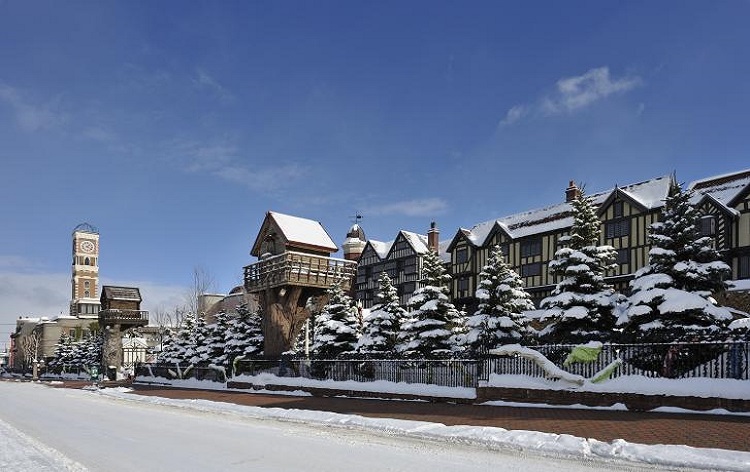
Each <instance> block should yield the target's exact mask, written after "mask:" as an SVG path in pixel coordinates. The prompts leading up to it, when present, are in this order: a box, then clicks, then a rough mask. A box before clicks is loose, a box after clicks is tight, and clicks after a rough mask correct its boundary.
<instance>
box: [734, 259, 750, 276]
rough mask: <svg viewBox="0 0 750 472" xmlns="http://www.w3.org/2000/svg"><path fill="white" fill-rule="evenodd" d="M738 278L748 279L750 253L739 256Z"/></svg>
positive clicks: (749, 274) (749, 273)
mask: <svg viewBox="0 0 750 472" xmlns="http://www.w3.org/2000/svg"><path fill="white" fill-rule="evenodd" d="M739 269H740V270H739V272H738V274H737V278H738V279H750V255H747V256H740V267H739Z"/></svg>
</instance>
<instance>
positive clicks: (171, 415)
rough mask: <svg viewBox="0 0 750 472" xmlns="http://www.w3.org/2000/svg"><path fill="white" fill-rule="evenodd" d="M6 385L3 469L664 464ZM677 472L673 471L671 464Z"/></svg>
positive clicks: (0, 443)
mask: <svg viewBox="0 0 750 472" xmlns="http://www.w3.org/2000/svg"><path fill="white" fill-rule="evenodd" d="M125 396H128V397H131V398H135V399H136V400H138V398H139V397H138V396H137V395H132V394H121V397H117V396H109V395H102V394H100V393H98V392H92V391H81V390H69V389H56V388H50V387H47V386H43V385H38V384H31V383H21V382H0V399H1V401H0V438H2V439H1V440H0V470H3V471H6V472H7V471H84V470H90V471H107V472H110V471H111V472H116V471H144V470H148V471H232V470H237V471H240V470H241V471H248V470H252V471H266V470H267V471H306V472H310V471H325V472H331V471H376V470H377V471H385V470H393V471H396V470H403V471H410V472H412V471H413V472H416V471H429V472H437V471H483V472H486V471H488V470H503V471H524V472H528V471H554V472H566V471H581V470H589V471H590V470H610V471H613V470H665V468H664V467H663V465H662V466H661V467H653V468H650V467H648V466H643V467H642V468H641V467H640V466H638V467H636V466H632V465H628V464H624V463H619V462H601V461H590V460H585V459H579V460H569V459H562V458H554V457H542V456H538V455H536V454H532V453H524V452H521V451H518V450H511V449H508V448H502V447H488V446H480V445H467V444H461V443H458V442H456V441H451V440H450V439H446V440H442V441H441V440H424V439H419V438H413V437H412V438H408V437H402V436H399V435H397V434H390V435H389V434H388V433H387V427H386V428H385V429H384V430H382V431H379V432H372V433H371V432H368V431H366V430H362V429H359V428H352V427H349V428H345V427H336V426H326V425H321V424H317V425H315V424H305V423H299V422H294V421H288V420H286V421H279V420H276V419H272V418H262V417H261V418H259V417H252V416H248V415H245V414H241V412H238V410H237V411H236V410H233V409H231V408H230V409H228V410H221V409H219V410H212V409H209V408H205V407H202V406H201V405H202V404H201V403H198V402H190V401H182V402H181V404H180V407H177V406H172V405H170V404H159V403H153V402H149V401H145V400H146V398H145V397H140V398H142V399H143V400H144V401H132V400H127V399H124V398H123V397H125ZM671 470H675V469H671Z"/></svg>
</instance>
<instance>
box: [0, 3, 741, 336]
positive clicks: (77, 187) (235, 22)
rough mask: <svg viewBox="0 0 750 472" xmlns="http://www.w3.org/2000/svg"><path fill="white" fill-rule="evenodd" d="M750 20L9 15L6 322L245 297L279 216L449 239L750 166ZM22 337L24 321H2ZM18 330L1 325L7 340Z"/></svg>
mask: <svg viewBox="0 0 750 472" xmlns="http://www.w3.org/2000/svg"><path fill="white" fill-rule="evenodd" d="M748 17H750V3H748V2H747V1H727V2H688V1H679V2H648V1H644V2H637V1H628V2H601V1H592V2H533V1H532V2H436V1H429V2H402V1H398V2H351V1H342V2H328V1H319V2H293V1H288V2H243V1H239V2H230V1H226V2H197V1H195V2H177V1H174V2H170V1H159V2H149V1H142V2H80V1H73V2H57V1H50V2H42V1H30V2H22V1H8V0H5V1H4V0H0V45H1V46H2V47H0V163H1V164H2V165H1V167H0V168H1V169H2V174H0V175H2V181H3V185H2V186H0V199H1V201H2V205H1V206H0V218H1V221H2V231H0V285H2V287H0V323H8V321H6V320H13V319H15V318H16V317H17V316H18V315H27V314H36V315H44V314H48V315H49V314H52V315H54V314H56V313H58V312H60V311H65V310H66V309H67V302H68V298H69V296H70V295H69V290H70V289H69V278H70V276H69V270H70V235H71V231H72V229H73V228H74V227H75V226H76V225H77V224H78V223H81V222H84V221H87V222H89V223H91V224H93V225H95V226H97V227H98V228H99V230H100V233H101V248H102V249H101V264H100V274H101V277H102V280H103V282H104V283H109V284H138V285H139V286H141V287H143V288H144V290H143V291H144V297H145V298H146V300H145V305H146V306H147V308H151V309H154V308H155V307H157V306H169V305H174V304H176V303H178V302H179V298H180V296H181V294H182V293H183V292H184V291H185V287H186V286H188V285H189V283H190V278H191V274H192V270H193V268H194V267H201V268H203V269H204V270H205V271H206V272H208V273H210V274H212V275H213V277H214V278H215V280H216V290H218V291H228V290H229V289H231V288H232V286H234V285H237V284H238V283H240V281H241V269H242V267H243V266H244V265H246V264H248V263H250V262H252V258H251V257H250V256H249V254H248V253H249V250H250V246H251V244H252V242H253V240H254V238H255V236H256V233H257V231H258V229H259V227H260V224H261V221H262V219H263V217H264V214H265V212H266V211H267V210H274V211H279V212H284V213H289V214H293V215H297V216H302V217H306V218H311V219H314V220H318V221H321V222H322V223H323V224H324V226H325V227H326V228H327V229H328V231H329V233H330V234H331V236H332V237H333V238H334V240H336V241H337V242H338V243H339V244H340V243H341V242H342V241H343V238H344V235H345V233H346V230H347V228H348V227H349V226H350V225H351V219H350V217H351V216H352V215H354V214H355V213H356V212H360V213H361V214H362V215H363V216H364V219H363V221H362V225H363V227H364V229H365V231H366V232H367V234H368V236H369V237H371V238H373V239H378V240H390V239H392V238H393V237H394V236H395V234H396V233H397V231H398V230H399V229H407V230H411V231H417V232H425V231H426V230H427V228H428V227H429V224H430V222H431V221H433V220H434V221H437V223H438V226H439V228H440V229H441V236H442V237H443V238H451V237H452V236H453V235H454V234H455V232H456V230H457V229H458V228H459V227H470V226H472V225H474V224H476V223H479V222H482V221H486V220H489V219H492V218H496V217H500V216H504V215H507V214H512V213H516V212H519V211H524V210H528V209H533V208H537V207H540V206H545V205H549V204H553V203H556V202H559V201H560V200H561V199H562V198H563V193H564V189H565V187H566V186H567V183H568V181H569V180H571V179H572V180H576V181H578V182H583V183H585V184H586V187H587V189H589V190H590V191H592V192H594V191H600V190H604V189H608V188H611V187H613V186H614V185H615V184H627V183H631V182H636V181H640V180H645V179H649V178H651V177H655V176H659V175H664V174H668V173H670V172H672V171H677V175H678V178H679V179H680V180H682V181H686V182H688V181H690V180H693V179H696V178H701V177H707V176H710V175H715V174H721V173H725V172H731V171H734V170H740V169H745V168H748V167H750V159H748V153H747V150H748V141H749V139H750V138H748V136H749V135H750V133H748V119H747V110H748V109H750V94H748V93H747V87H748V85H747V84H748V83H750V60H748V59H750V56H749V54H748V53H749V52H750V33H748V28H747V24H746V19H747V18H748ZM10 322H11V323H12V321H10ZM8 328H9V327H8V326H4V325H2V324H0V331H2V332H0V339H4V338H7V334H6V333H5V331H7V330H8Z"/></svg>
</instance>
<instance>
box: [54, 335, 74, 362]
mask: <svg viewBox="0 0 750 472" xmlns="http://www.w3.org/2000/svg"><path fill="white" fill-rule="evenodd" d="M72 354H73V342H72V340H71V339H70V336H68V335H67V334H66V333H63V334H62V335H61V336H60V340H59V341H57V344H56V345H55V353H54V357H53V359H52V360H51V361H50V363H49V366H50V367H53V368H54V369H56V370H60V371H62V369H63V368H65V366H67V365H70V363H71V360H72Z"/></svg>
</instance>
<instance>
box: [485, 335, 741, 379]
mask: <svg viewBox="0 0 750 472" xmlns="http://www.w3.org/2000/svg"><path fill="white" fill-rule="evenodd" d="M576 347H577V346H575V345H569V344H568V345H566V344H559V345H543V346H534V347H533V348H532V349H534V350H535V351H537V352H539V353H541V354H542V355H544V357H546V358H547V359H549V360H550V361H551V362H553V363H554V364H555V365H556V366H558V367H559V368H561V369H563V370H565V371H566V372H569V373H571V374H575V375H580V376H582V377H585V378H592V377H593V376H594V375H596V374H597V373H598V372H601V371H602V370H603V369H605V368H606V367H607V366H609V365H611V364H612V362H616V361H617V360H618V359H619V360H621V361H622V364H621V365H620V366H619V367H618V368H617V369H615V370H614V371H613V373H612V377H618V376H620V375H641V376H645V377H664V378H689V377H703V378H716V379H740V380H748V379H750V369H749V368H748V364H749V363H748V359H750V342H732V343H719V342H705V343H683V344H666V343H664V344H604V345H602V346H601V352H600V353H599V355H598V356H596V358H595V359H594V360H592V361H590V362H572V363H566V362H565V361H566V359H567V358H568V356H569V355H570V354H571V353H572V352H573V350H574V348H576ZM486 364H487V365H486V368H485V369H483V370H482V372H483V374H484V377H483V378H481V379H480V380H488V379H489V375H490V374H493V373H494V374H500V375H502V374H514V375H525V376H529V377H537V378H538V377H546V376H548V374H547V373H546V372H545V371H544V370H543V369H542V367H541V366H540V365H539V364H538V363H535V362H533V361H532V360H530V359H528V358H525V357H523V356H518V355H516V356H493V357H488V358H487V359H486Z"/></svg>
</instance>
